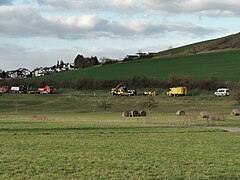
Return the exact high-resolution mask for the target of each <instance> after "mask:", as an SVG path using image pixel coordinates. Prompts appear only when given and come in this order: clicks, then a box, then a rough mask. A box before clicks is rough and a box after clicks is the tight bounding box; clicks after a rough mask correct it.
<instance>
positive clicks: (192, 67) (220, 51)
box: [29, 33, 240, 81]
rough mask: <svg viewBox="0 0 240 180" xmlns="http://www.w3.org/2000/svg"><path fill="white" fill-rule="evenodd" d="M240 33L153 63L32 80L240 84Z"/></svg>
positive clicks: (173, 52) (157, 58)
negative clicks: (176, 78) (180, 78)
mask: <svg viewBox="0 0 240 180" xmlns="http://www.w3.org/2000/svg"><path fill="white" fill-rule="evenodd" d="M239 57H240V33H238V34H233V35H230V36H227V37H223V38H219V39H214V40H209V41H204V42H199V43H196V44H191V45H187V46H183V47H179V48H175V49H171V50H167V51H162V52H158V53H154V54H153V58H151V59H141V60H133V61H127V62H120V63H115V64H110V65H104V66H95V67H91V68H86V69H79V70H74V71H68V72H63V73H57V74H52V75H49V76H45V77H38V78H30V79H29V80H34V81H35V80H41V79H53V80H78V79H101V80H110V79H111V80H112V79H121V80H124V79H126V78H132V77H136V76H141V77H147V78H155V79H159V80H166V79H167V78H168V77H169V75H171V74H174V75H187V76H191V77H193V78H195V79H205V78H209V77H216V78H217V79H219V80H221V81H226V80H230V81H240V72H239V68H238V67H239V66H240V59H239Z"/></svg>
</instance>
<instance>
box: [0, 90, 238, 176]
mask: <svg viewBox="0 0 240 180" xmlns="http://www.w3.org/2000/svg"><path fill="white" fill-rule="evenodd" d="M103 100H104V102H105V101H107V102H111V104H112V105H111V109H107V111H104V109H103V108H102V102H103ZM148 101H149V98H148V97H130V98H129V97H105V96H104V97H100V96H85V95H84V96H83V95H81V94H75V93H74V94H68V95H53V96H41V95H33V96H32V95H31V96H29V95H11V94H9V95H3V96H1V97H0V108H1V109H0V146H1V149H0V179H51V178H52V179H239V178H240V171H239V169H240V157H239V156H240V155H239V149H240V144H239V143H238V142H239V138H240V134H239V133H230V132H224V131H222V130H218V129H217V128H215V126H216V127H217V126H238V127H239V126H240V123H239V121H240V119H239V118H238V117H232V116H230V115H229V111H230V110H231V109H232V108H239V105H238V104H236V103H235V102H234V100H232V99H231V98H221V99H220V98H217V99H216V98H215V99H214V98H212V97H208V96H206V97H185V98H165V97H156V99H155V101H156V102H157V105H156V106H155V107H154V108H152V109H151V110H148V109H147V108H146V107H145V106H144V105H145V104H146V102H148ZM127 109H138V110H140V109H141V110H142V109H144V110H146V111H148V116H147V117H141V118H124V117H122V116H121V112H122V111H124V110H127ZM178 109H184V110H185V111H186V116H184V117H177V116H176V115H175V112H176V110H178ZM201 110H207V111H208V112H209V113H210V114H211V115H212V116H215V117H219V118H216V119H217V120H216V119H215V120H210V119H209V120H203V119H201V118H199V117H198V112H199V111H201ZM208 126H211V128H206V127H208Z"/></svg>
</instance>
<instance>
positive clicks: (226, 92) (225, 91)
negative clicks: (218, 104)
mask: <svg viewBox="0 0 240 180" xmlns="http://www.w3.org/2000/svg"><path fill="white" fill-rule="evenodd" d="M229 95H230V91H229V89H228V88H219V89H217V90H216V91H215V92H214V96H218V97H219V96H229Z"/></svg>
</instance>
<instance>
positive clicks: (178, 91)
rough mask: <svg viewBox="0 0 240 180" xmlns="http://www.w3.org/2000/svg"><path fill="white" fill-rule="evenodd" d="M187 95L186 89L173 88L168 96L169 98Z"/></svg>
mask: <svg viewBox="0 0 240 180" xmlns="http://www.w3.org/2000/svg"><path fill="white" fill-rule="evenodd" d="M186 94H187V88H186V87H172V88H169V90H168V92H167V95H168V96H185V95H186Z"/></svg>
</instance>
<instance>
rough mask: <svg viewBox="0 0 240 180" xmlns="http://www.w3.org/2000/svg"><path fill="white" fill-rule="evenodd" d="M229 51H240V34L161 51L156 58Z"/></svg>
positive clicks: (156, 54) (155, 55)
mask: <svg viewBox="0 0 240 180" xmlns="http://www.w3.org/2000/svg"><path fill="white" fill-rule="evenodd" d="M229 50H240V33H237V34H233V35H229V36H226V37H222V38H217V39H213V40H208V41H203V42H199V43H194V44H190V45H186V46H182V47H178V48H174V49H169V50H166V51H161V52H158V53H155V54H154V57H155V58H160V57H176V56H189V55H194V54H203V53H204V54H206V53H211V52H221V51H229Z"/></svg>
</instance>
